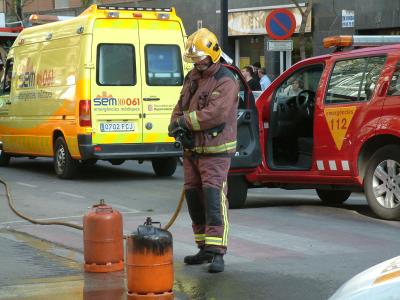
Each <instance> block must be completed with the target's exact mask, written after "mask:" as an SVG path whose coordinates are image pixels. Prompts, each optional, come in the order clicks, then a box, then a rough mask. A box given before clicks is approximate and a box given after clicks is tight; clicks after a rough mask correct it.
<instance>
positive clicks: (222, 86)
mask: <svg viewBox="0 0 400 300" xmlns="http://www.w3.org/2000/svg"><path fill="white" fill-rule="evenodd" d="M238 93H239V84H238V82H237V81H236V79H235V77H234V76H233V74H232V73H231V71H229V70H228V69H227V68H226V67H224V66H223V65H222V64H221V63H216V64H213V65H211V66H210V67H209V68H208V69H207V70H206V71H203V72H200V71H198V70H197V69H196V68H194V69H192V70H191V71H190V72H189V73H188V74H187V75H186V77H185V81H184V84H183V88H182V91H181V95H180V99H179V101H178V103H177V104H176V106H175V109H174V111H173V112H172V117H171V122H175V121H177V119H178V118H183V121H184V122H185V125H186V127H187V128H188V129H189V130H190V131H192V135H193V139H194V147H193V148H192V149H189V150H190V151H192V152H195V153H198V154H205V155H207V154H209V155H212V154H232V153H235V152H236V135H237V120H236V119H237V106H238ZM185 150H187V149H185Z"/></svg>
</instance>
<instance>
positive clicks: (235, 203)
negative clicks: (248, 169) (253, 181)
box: [228, 175, 248, 209]
mask: <svg viewBox="0 0 400 300" xmlns="http://www.w3.org/2000/svg"><path fill="white" fill-rule="evenodd" d="M247 190H248V185H247V181H246V179H245V178H244V176H238V175H236V176H228V202H229V208H233V209H236V208H242V207H243V206H244V203H245V202H246V198H247Z"/></svg>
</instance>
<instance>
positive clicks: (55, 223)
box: [0, 178, 185, 238]
mask: <svg viewBox="0 0 400 300" xmlns="http://www.w3.org/2000/svg"><path fill="white" fill-rule="evenodd" d="M0 183H2V184H3V185H4V188H5V190H6V197H7V200H8V206H9V207H10V209H11V210H12V211H13V212H14V213H15V214H16V215H17V216H18V217H20V218H22V219H24V220H26V221H28V222H30V223H33V224H37V225H61V226H67V227H72V228H75V229H79V230H83V226H80V225H76V224H72V223H67V222H58V221H39V220H36V219H33V218H30V217H28V216H26V215H24V214H23V213H21V212H19V211H18V210H17V209H16V208H15V206H14V201H13V199H12V196H11V193H10V190H9V188H8V185H7V183H6V182H5V181H4V180H3V179H1V178H0ZM184 199H185V190H184V189H182V193H181V198H180V199H179V203H178V206H177V207H176V209H175V212H174V214H173V215H172V217H171V219H170V220H169V221H168V223H167V225H165V226H164V227H163V229H165V230H168V229H169V228H170V227H171V226H172V224H174V222H175V220H176V218H177V217H178V215H179V212H180V211H181V209H182V204H183V200H184ZM124 238H126V236H124Z"/></svg>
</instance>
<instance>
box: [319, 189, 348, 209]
mask: <svg viewBox="0 0 400 300" xmlns="http://www.w3.org/2000/svg"><path fill="white" fill-rule="evenodd" d="M316 191H317V194H318V197H319V199H321V201H322V203H323V204H326V205H340V204H342V203H343V202H345V201H346V200H347V199H349V197H350V195H351V192H349V191H335V190H320V189H316Z"/></svg>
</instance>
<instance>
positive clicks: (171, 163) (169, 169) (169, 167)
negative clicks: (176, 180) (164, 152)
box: [151, 157, 178, 177]
mask: <svg viewBox="0 0 400 300" xmlns="http://www.w3.org/2000/svg"><path fill="white" fill-rule="evenodd" d="M151 164H152V165H153V170H154V173H156V175H157V176H159V177H170V176H172V175H174V173H175V170H176V166H177V165H178V160H177V159H176V158H175V157H165V158H155V159H153V160H152V161H151Z"/></svg>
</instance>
